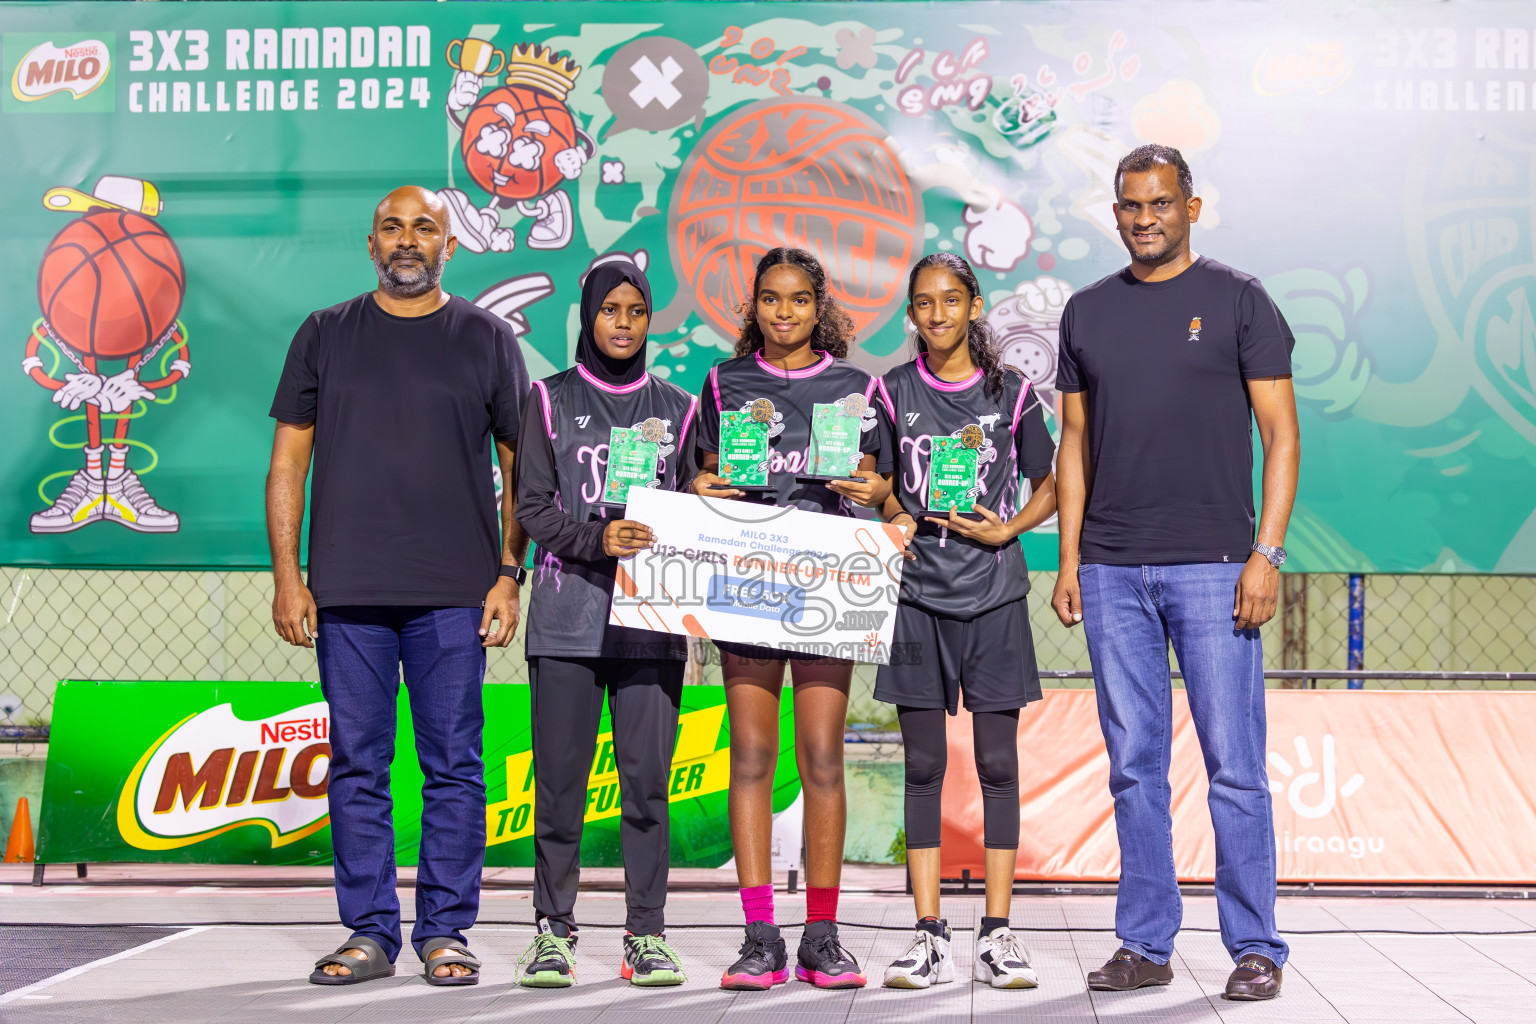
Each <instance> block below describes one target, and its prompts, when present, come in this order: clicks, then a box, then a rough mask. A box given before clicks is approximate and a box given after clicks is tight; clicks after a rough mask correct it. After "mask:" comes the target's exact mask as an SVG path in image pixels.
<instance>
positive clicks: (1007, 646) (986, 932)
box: [875, 253, 1056, 988]
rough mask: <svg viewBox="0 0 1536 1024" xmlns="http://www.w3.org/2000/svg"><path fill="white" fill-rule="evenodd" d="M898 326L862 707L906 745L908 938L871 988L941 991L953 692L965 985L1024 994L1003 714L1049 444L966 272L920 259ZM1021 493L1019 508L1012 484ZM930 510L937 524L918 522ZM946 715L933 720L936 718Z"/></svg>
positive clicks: (1018, 651) (1013, 747)
mask: <svg viewBox="0 0 1536 1024" xmlns="http://www.w3.org/2000/svg"><path fill="white" fill-rule="evenodd" d="M907 300H908V305H907V316H908V317H909V318H910V319H911V321H912V323H913V324H914V325H916V327H917V338H916V345H917V358H916V359H914V360H913V361H912V362H910V363H907V364H905V365H903V366H899V367H897V368H895V369H894V370H891V371H890V372H889V373H887V374H886V375H885V376H884V377H883V378H882V379H881V382H880V386H879V391H880V398H881V401H882V402H883V403H884V405H885V409H886V411H887V413H888V414H889V419H888V422H889V424H890V430H891V431H892V437H891V441H890V446H889V452H890V456H891V462H890V463H881V468H882V469H893V470H894V475H893V481H892V482H893V490H892V493H891V495H890V496H889V497H888V498H886V500H885V503H884V513H885V517H886V519H887V521H889V522H891V523H894V524H897V525H900V526H902V527H903V529H904V530H905V531H906V532H907V535H908V538H909V541H908V545H907V551H906V557H907V559H908V562H907V564H906V568H905V569H904V570H903V572H902V578H901V595H900V598H899V601H898V604H897V609H896V623H895V628H894V632H893V636H892V650H893V651H894V652H902V653H903V656H902V657H899V658H896V657H893V659H892V663H891V664H889V665H881V666H880V668H879V671H878V673H877V675H876V684H875V697H876V698H878V699H880V700H883V701H886V702H888V703H892V704H895V705H897V714H898V718H899V720H900V722H901V736H902V741H903V743H904V744H905V749H906V836H907V867H908V870H909V871H910V872H911V878H912V893H913V897H914V899H915V902H916V904H917V914H918V922H917V933H916V936H915V939H914V942H913V944H912V947H911V949H909V950H908V951H907V953H906V955H904V956H903V957H901V958H900V959H898V960H897V961H896V962H894V963H893V964H891V966H890V967H889V968H888V969H887V970H886V972H885V984H887V985H891V986H894V987H899V988H927V987H928V986H929V985H931V984H933V983H935V982H946V981H953V980H954V978H955V968H954V964H953V962H952V961H951V959H950V952H949V938H950V932H949V925H948V924H947V923H946V922H945V921H944V920H942V919H941V918H940V917H939V831H940V813H939V812H940V806H939V802H940V792H941V790H942V787H943V784H944V767H945V758H946V749H947V745H946V738H945V727H946V718H947V715H953V714H955V712H956V710H957V707H958V703H959V699H960V697H961V696H962V695H963V696H964V699H965V707H966V710H967V711H968V712H970V715H971V728H972V734H973V738H974V741H975V751H976V773H977V775H978V776H979V777H980V780H981V789H982V806H983V827H984V834H985V841H986V850H987V853H986V877H987V900H986V914H985V916H983V917H982V919H981V927H980V932H979V934H978V936H977V942H976V957H975V962H974V963H973V965H972V977H974V978H975V979H976V980H977V981H985V982H987V983H988V984H990V985H991V986H993V987H994V988H1030V987H1033V986H1034V985H1036V984H1038V983H1039V981H1038V978H1037V976H1036V974H1035V970H1034V968H1033V967H1032V966H1031V965H1030V963H1029V954H1028V952H1027V951H1026V950H1025V949H1024V947H1023V945H1022V943H1020V942H1019V940H1018V938H1017V936H1015V935H1014V934H1013V933H1012V932H1011V931H1010V930H1009V928H1008V905H1009V900H1010V896H1011V894H1012V891H1013V870H1014V861H1015V859H1016V856H1017V851H1018V845H1019V765H1018V747H1017V740H1016V736H1017V732H1018V725H1019V709H1020V708H1022V707H1023V706H1024V705H1025V704H1026V703H1028V702H1029V701H1031V700H1037V699H1039V697H1040V677H1039V673H1038V672H1037V670H1036V668H1035V651H1034V642H1033V640H1032V638H1031V636H1030V630H1029V613H1028V610H1027V608H1026V606H1025V595H1026V594H1028V593H1029V572H1028V567H1027V566H1026V565H1025V564H1024V551H1023V549H1022V548H1021V547H1020V546H1019V543H1018V537H1019V535H1020V534H1022V533H1024V532H1026V531H1028V530H1032V529H1034V528H1035V527H1036V526H1039V525H1040V524H1041V523H1042V522H1044V521H1045V520H1046V519H1048V518H1050V516H1051V515H1052V514H1053V513H1054V512H1055V511H1056V493H1055V479H1054V476H1053V474H1052V471H1051V457H1052V455H1053V454H1054V446H1053V444H1052V442H1051V436H1050V434H1049V433H1047V432H1046V429H1045V418H1044V415H1043V413H1042V411H1041V408H1040V401H1039V399H1038V397H1037V396H1036V395H1035V393H1034V390H1033V389H1032V388H1031V386H1030V381H1029V379H1028V378H1026V377H1025V376H1024V375H1023V374H1022V373H1020V372H1019V371H1018V370H1016V369H1014V368H1013V367H1011V366H1004V365H1003V364H1002V359H1001V357H1000V355H999V352H998V345H997V342H996V339H995V338H994V337H993V335H992V331H991V329H990V327H989V326H988V324H987V321H986V319H985V318H984V317H983V316H982V298H981V289H980V286H979V285H978V284H977V281H976V275H975V274H974V273H972V271H971V268H970V265H969V264H967V263H966V262H965V260H963V259H961V258H960V257H958V256H954V255H952V254H949V253H935V254H934V255H931V256H925V257H923V259H921V260H920V261H918V263H917V265H916V266H914V267H913V268H912V275H911V277H910V278H909V280H908V284H907ZM1021 479H1027V480H1029V482H1030V488H1031V489H1030V493H1029V496H1028V499H1027V500H1021V499H1022V498H1023V495H1022V493H1021V487H1020V480H1021ZM935 509H944V510H945V511H944V512H942V513H939V512H936V511H934V510H935ZM946 713H947V714H946Z"/></svg>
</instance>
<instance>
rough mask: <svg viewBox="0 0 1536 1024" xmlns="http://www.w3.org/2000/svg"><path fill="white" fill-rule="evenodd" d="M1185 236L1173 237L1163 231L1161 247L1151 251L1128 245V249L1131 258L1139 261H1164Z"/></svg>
mask: <svg viewBox="0 0 1536 1024" xmlns="http://www.w3.org/2000/svg"><path fill="white" fill-rule="evenodd" d="M1184 238H1185V236H1184V235H1180V236H1179V237H1178V238H1172V237H1170V236H1169V235H1168V233H1167V232H1166V231H1165V232H1163V244H1162V245H1161V246H1160V247H1159V248H1156V249H1153V250H1151V251H1150V252H1138V251H1137V249H1136V247H1135V246H1134V245H1127V246H1126V249H1127V250H1128V251H1129V252H1130V254H1131V259H1133V260H1135V261H1136V262H1137V263H1162V262H1164V261H1166V260H1167V259H1168V257H1169V255H1170V254H1172V253H1173V252H1175V251H1176V250H1177V249H1178V248H1179V244H1180V243H1181V242H1183V241H1184Z"/></svg>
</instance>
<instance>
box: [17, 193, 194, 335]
mask: <svg viewBox="0 0 1536 1024" xmlns="http://www.w3.org/2000/svg"><path fill="white" fill-rule="evenodd" d="M185 292H186V269H185V267H184V266H183V264H182V261H181V253H180V252H179V251H177V249H176V243H175V242H173V241H171V238H170V236H169V235H167V234H166V233H165V229H164V228H162V227H161V226H160V225H159V224H157V223H155V221H153V220H152V219H150V218H149V217H146V216H144V215H143V214H139V213H133V212H130V211H125V210H102V209H98V210H95V211H93V212H91V213H88V214H86V215H85V216H84V217H79V218H76V219H75V220H72V221H70V222H69V223H68V224H66V225H65V226H64V229H63V230H62V231H60V232H59V233H58V234H57V235H56V236H54V239H53V241H52V242H51V243H49V245H48V249H47V251H46V252H44V253H43V261H42V265H41V267H39V269H38V274H37V299H38V306H39V308H40V309H41V310H42V313H43V319H44V321H46V323H47V325H48V328H49V330H50V332H51V333H52V334H53V335H54V336H55V337H56V338H58V340H60V341H62V342H64V343H65V344H66V345H68V346H69V347H70V348H72V349H74V350H75V351H77V352H79V353H81V354H83V355H89V356H97V357H99V358H103V359H126V358H129V357H131V356H134V355H137V354H138V353H140V352H142V351H144V350H145V349H146V348H148V347H149V346H150V345H152V344H154V343H155V341H157V340H158V339H159V338H160V337H161V336H162V335H164V334H165V332H166V331H167V330H169V329H170V327H171V325H172V324H174V323H175V322H176V315H177V314H178V313H179V312H180V311H181V300H182V297H183V296H184V295H185Z"/></svg>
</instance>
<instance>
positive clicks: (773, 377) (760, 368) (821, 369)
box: [698, 352, 884, 515]
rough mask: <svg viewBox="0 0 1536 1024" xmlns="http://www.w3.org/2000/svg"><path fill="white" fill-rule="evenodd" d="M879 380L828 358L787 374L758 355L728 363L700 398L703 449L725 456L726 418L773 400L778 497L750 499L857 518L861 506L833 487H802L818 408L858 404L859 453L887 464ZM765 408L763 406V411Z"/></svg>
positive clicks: (771, 432)
mask: <svg viewBox="0 0 1536 1024" xmlns="http://www.w3.org/2000/svg"><path fill="white" fill-rule="evenodd" d="M876 380H877V378H875V377H874V376H872V375H871V374H870V372H869V371H868V370H865V369H863V368H862V367H860V366H858V365H856V364H854V363H850V362H849V361H848V360H846V359H836V358H833V357H832V356H831V355H828V354H827V353H825V352H823V353H821V358H820V359H819V360H818V361H817V362H815V363H813V364H812V365H810V366H807V367H804V368H802V369H799V370H781V369H779V368H778V367H776V366H774V365H772V364H771V363H769V362H768V361H767V360H766V359H764V358H763V356H762V353H760V352H758V353H753V354H752V355H749V356H741V357H739V358H736V359H729V360H726V361H725V362H723V363H720V364H719V365H717V366H716V367H714V369H712V370H710V371H709V376H708V377H707V378H706V379H705V381H704V390H703V392H702V393H701V394H700V395H699V429H698V445H699V448H700V449H702V450H703V451H706V452H715V453H717V454H718V453H719V451H720V413H721V412H722V411H723V410H725V409H740V410H742V411H748V410H751V409H752V408H753V407H754V404H755V403H760V402H763V401H766V402H767V403H768V404H769V407H770V408H771V412H770V414H769V415H770V419H769V427H768V484H769V486H770V487H772V488H773V489H774V490H773V491H772V492H770V493H767V494H764V495H762V496H760V497H759V496H756V495H754V496H752V497H751V498H750V499H749V500H753V501H761V502H766V503H768V504H773V505H793V506H795V507H796V508H802V509H805V510H807V511H810V512H826V513H830V514H832V515H852V514H853V512H852V508H853V506H852V505H850V504H849V503H848V502H847V501H846V500H845V499H844V498H842V497H841V496H840V495H838V494H837V493H836V492H834V491H831V490H829V489H828V488H827V486H826V485H825V484H821V483H816V482H808V483H802V482H798V481H796V479H795V477H796V476H797V475H804V474H805V473H806V472H807V465H808V463H809V461H810V446H811V411H812V406H814V405H816V404H817V403H823V404H827V403H832V402H841V401H844V400H847V399H853V400H856V401H855V404H856V405H858V406H859V407H861V408H862V409H863V410H864V420H863V432H862V434H861V435H860V439H859V450H860V451H861V452H865V453H873V454H874V455H875V456H876V461H877V462H878V461H879V458H880V451H881V443H882V438H883V436H884V435H883V431H881V430H880V429H878V424H879V417H880V413H879V409H878V408H877V399H876V398H875V387H876ZM756 407H757V408H758V409H762V408H764V407H763V406H762V405H757V406H756Z"/></svg>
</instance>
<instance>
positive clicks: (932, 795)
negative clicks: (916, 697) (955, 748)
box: [896, 706, 1019, 850]
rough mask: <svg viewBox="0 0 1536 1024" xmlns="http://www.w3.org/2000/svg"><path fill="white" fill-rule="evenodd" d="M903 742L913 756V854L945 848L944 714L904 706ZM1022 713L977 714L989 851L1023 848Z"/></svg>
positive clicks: (974, 724) (900, 710)
mask: <svg viewBox="0 0 1536 1024" xmlns="http://www.w3.org/2000/svg"><path fill="white" fill-rule="evenodd" d="M896 715H897V718H898V720H899V721H900V722H901V740H902V742H903V743H904V744H905V745H906V750H907V800H906V803H907V807H906V812H907V849H909V850H931V849H934V848H936V847H937V846H938V845H939V832H940V815H941V810H940V801H941V796H942V793H943V789H944V768H945V765H946V764H947V763H948V750H949V745H948V740H947V738H946V736H945V728H946V726H947V725H948V719H949V716H948V715H947V714H945V712H944V709H943V708H910V707H905V706H898V707H897V709H896ZM1018 733H1019V712H1018V709H1017V708H1012V709H1009V710H1007V711H973V712H972V713H971V737H972V739H973V740H974V742H975V746H976V775H977V777H978V778H979V779H980V780H981V813H982V835H983V838H984V839H985V841H986V847H987V849H989V850H1014V849H1017V848H1018V845H1019V746H1018Z"/></svg>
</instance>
